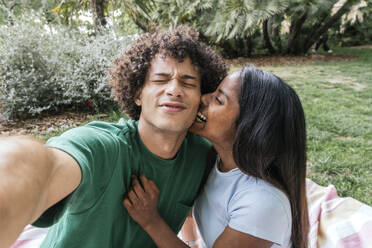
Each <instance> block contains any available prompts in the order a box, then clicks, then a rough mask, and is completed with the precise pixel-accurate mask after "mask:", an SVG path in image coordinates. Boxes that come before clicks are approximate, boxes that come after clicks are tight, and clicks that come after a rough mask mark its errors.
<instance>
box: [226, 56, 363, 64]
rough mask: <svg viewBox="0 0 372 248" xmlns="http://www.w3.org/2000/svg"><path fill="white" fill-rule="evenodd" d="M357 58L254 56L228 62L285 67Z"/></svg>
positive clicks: (354, 57)
mask: <svg viewBox="0 0 372 248" xmlns="http://www.w3.org/2000/svg"><path fill="white" fill-rule="evenodd" d="M356 58H357V57H356V56H351V55H342V54H327V55H323V54H311V55H304V56H253V57H251V58H237V59H230V60H228V64H229V65H231V66H234V67H236V66H244V65H249V64H254V65H255V66H258V67H263V66H277V65H280V66H283V65H299V64H309V63H313V62H318V61H327V62H334V61H352V60H354V59H356Z"/></svg>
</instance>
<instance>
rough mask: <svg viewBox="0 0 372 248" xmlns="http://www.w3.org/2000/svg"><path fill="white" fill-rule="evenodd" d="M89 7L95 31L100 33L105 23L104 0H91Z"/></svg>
mask: <svg viewBox="0 0 372 248" xmlns="http://www.w3.org/2000/svg"><path fill="white" fill-rule="evenodd" d="M90 9H91V12H92V15H93V24H94V29H95V31H96V33H102V31H103V29H104V27H105V26H106V24H107V21H106V18H105V0H91V1H90Z"/></svg>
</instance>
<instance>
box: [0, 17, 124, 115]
mask: <svg viewBox="0 0 372 248" xmlns="http://www.w3.org/2000/svg"><path fill="white" fill-rule="evenodd" d="M130 42H131V38H130V37H123V38H118V37H116V36H115V34H114V33H107V34H104V35H102V36H97V37H87V36H86V35H84V34H82V33H80V32H77V31H76V30H71V29H67V28H66V27H64V26H61V25H58V26H57V25H54V26H51V25H46V24H45V23H44V22H43V21H42V20H41V19H40V18H37V16H33V15H29V16H28V17H21V18H20V19H18V20H15V23H14V25H11V26H10V25H9V26H1V27H0V117H1V118H2V119H5V120H9V119H17V118H27V117H30V116H35V115H38V114H41V113H44V112H59V111H62V110H64V109H72V110H75V111H86V110H91V111H104V110H111V109H115V108H117V104H116V103H115V102H114V100H113V97H112V92H111V87H110V86H109V84H108V80H107V77H108V74H107V69H108V67H109V66H111V63H112V61H113V59H114V58H115V57H116V56H118V55H120V54H121V53H123V51H124V50H125V49H126V47H127V46H128V44H130Z"/></svg>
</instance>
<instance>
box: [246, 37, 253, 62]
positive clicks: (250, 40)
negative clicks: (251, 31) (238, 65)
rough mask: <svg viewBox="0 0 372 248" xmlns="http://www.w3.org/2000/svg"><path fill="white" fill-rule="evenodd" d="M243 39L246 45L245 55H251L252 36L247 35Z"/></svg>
mask: <svg viewBox="0 0 372 248" xmlns="http://www.w3.org/2000/svg"><path fill="white" fill-rule="evenodd" d="M244 40H245V44H246V46H247V57H251V56H252V51H253V42H252V37H251V36H248V37H246V38H245V39H244Z"/></svg>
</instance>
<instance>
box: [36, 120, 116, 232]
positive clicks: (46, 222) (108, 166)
mask: <svg viewBox="0 0 372 248" xmlns="http://www.w3.org/2000/svg"><path fill="white" fill-rule="evenodd" d="M105 125H109V124H102V123H98V124H96V125H95V124H88V125H86V126H83V127H79V128H74V129H71V130H69V131H67V132H65V133H63V134H62V135H61V136H59V137H54V138H51V139H49V140H48V141H47V143H46V145H47V146H49V147H54V148H57V149H60V150H62V151H64V152H66V153H68V154H69V155H70V156H72V157H73V158H74V159H75V160H76V161H77V163H78V164H79V166H80V169H81V172H82V179H81V182H80V184H79V186H78V187H77V188H76V189H75V190H74V192H73V193H71V194H70V195H69V196H68V197H66V198H65V199H63V200H62V201H60V202H58V203H57V204H56V205H54V206H53V207H51V208H49V209H48V210H47V211H46V212H44V214H43V215H42V216H41V217H40V218H39V219H38V220H37V221H36V222H35V223H34V224H33V225H35V226H40V227H45V226H50V225H52V224H54V223H56V222H57V221H58V220H59V219H60V218H61V216H63V215H64V214H79V213H82V212H84V211H86V210H88V209H90V208H91V207H93V206H94V205H95V203H96V202H97V201H98V200H99V199H100V197H101V196H102V195H103V193H104V191H105V190H106V188H107V186H108V184H109V182H110V180H111V177H112V175H113V172H114V170H115V166H116V164H117V163H116V160H117V157H118V153H119V142H118V139H117V137H116V136H115V134H114V133H113V132H111V130H110V128H109V126H107V127H105Z"/></svg>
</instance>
